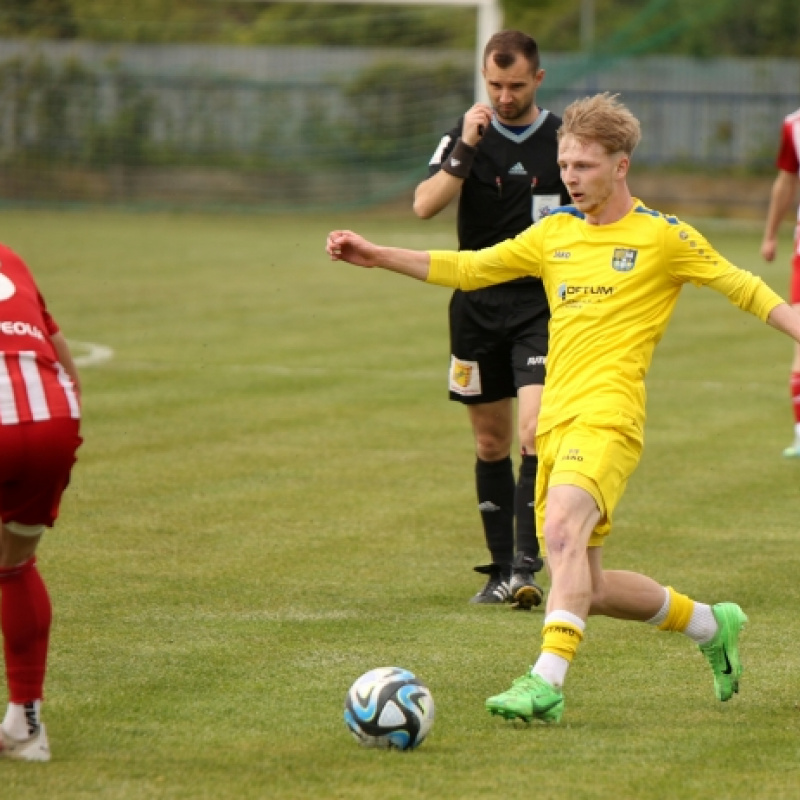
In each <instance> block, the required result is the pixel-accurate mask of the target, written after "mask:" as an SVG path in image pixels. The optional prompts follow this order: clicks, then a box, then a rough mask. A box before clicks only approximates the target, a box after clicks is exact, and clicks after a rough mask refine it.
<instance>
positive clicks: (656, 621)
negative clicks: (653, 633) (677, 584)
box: [647, 589, 670, 625]
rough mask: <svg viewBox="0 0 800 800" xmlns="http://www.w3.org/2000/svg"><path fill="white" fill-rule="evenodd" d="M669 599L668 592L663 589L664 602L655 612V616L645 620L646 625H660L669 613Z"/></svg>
mask: <svg viewBox="0 0 800 800" xmlns="http://www.w3.org/2000/svg"><path fill="white" fill-rule="evenodd" d="M669 599H670V598H669V590H668V589H664V602H663V603H662V605H661V608H659V609H658V611H657V612H656V615H655V616H654V617H650V619H648V620H647V624H648V625H660V624H661V623H662V622H663V621H664V620H665V619H666V618H667V614H668V613H669Z"/></svg>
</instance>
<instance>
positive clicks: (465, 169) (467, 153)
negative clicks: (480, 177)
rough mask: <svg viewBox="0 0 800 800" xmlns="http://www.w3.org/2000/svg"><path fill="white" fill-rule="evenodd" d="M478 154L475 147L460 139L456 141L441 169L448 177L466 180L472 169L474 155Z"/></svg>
mask: <svg viewBox="0 0 800 800" xmlns="http://www.w3.org/2000/svg"><path fill="white" fill-rule="evenodd" d="M477 152H478V148H477V147H473V146H472V145H471V144H467V143H466V142H465V141H464V140H463V139H461V138H460V137H459V138H458V139H456V146H455V147H454V148H453V151H452V152H451V153H450V155H449V156H448V157H447V160H446V161H445V162H444V164H442V169H443V170H444V171H445V172H446V173H448V174H449V175H453V176H454V177H456V178H463V179H465V180H466V179H467V178H468V177H469V172H470V170H471V169H472V162H473V161H474V160H475V154H476V153H477Z"/></svg>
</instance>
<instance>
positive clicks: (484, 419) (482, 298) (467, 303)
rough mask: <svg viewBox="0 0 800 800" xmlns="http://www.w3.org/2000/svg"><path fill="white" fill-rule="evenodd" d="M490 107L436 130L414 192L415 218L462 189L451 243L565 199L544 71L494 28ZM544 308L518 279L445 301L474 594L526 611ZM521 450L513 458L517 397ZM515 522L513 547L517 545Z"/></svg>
mask: <svg viewBox="0 0 800 800" xmlns="http://www.w3.org/2000/svg"><path fill="white" fill-rule="evenodd" d="M483 76H484V79H485V81H486V90H487V94H488V96H489V98H490V100H491V104H492V106H491V107H489V106H488V105H485V104H484V103H476V104H475V105H474V106H472V108H470V109H469V110H468V111H467V113H466V114H465V115H464V116H463V117H462V118H461V119H460V120H459V121H458V124H457V125H456V126H455V127H454V128H453V129H452V130H451V131H449V132H448V133H447V134H445V136H444V137H443V138H442V140H441V142H440V143H439V146H438V147H437V149H436V152H435V153H434V154H433V157H432V158H431V161H430V164H429V171H430V176H429V177H428V178H427V179H426V180H425V181H423V182H422V183H420V185H419V186H418V187H417V189H416V192H415V195H414V211H415V213H416V214H417V216H419V217H421V218H422V219H428V218H430V217H433V216H435V215H436V214H438V213H439V212H440V211H441V210H442V209H443V208H445V206H447V205H448V204H449V203H450V201H451V200H453V198H454V197H456V196H457V195H458V197H459V201H458V246H459V249H460V250H480V249H481V248H483V247H489V246H490V245H493V244H497V243H498V242H501V241H503V240H504V239H508V238H511V237H513V236H516V235H517V234H518V233H521V232H522V231H524V230H525V229H526V228H528V227H529V226H530V225H531V224H532V223H534V222H536V221H538V220H539V219H540V218H541V217H542V216H544V215H545V214H547V213H548V212H549V211H550V209H552V208H554V207H556V206H560V205H563V204H567V203H569V202H570V199H569V194H568V193H567V190H566V188H565V187H564V184H563V183H562V182H561V177H560V171H559V167H558V163H557V149H558V148H557V143H556V131H557V130H558V128H559V126H560V125H561V119H560V118H559V117H557V116H555V115H554V114H552V113H550V112H549V111H547V110H546V109H543V108H540V107H538V106H537V105H536V91H537V89H538V88H539V86H540V85H541V83H542V80H543V79H544V70H543V69H541V67H540V63H539V49H538V47H537V45H536V42H535V41H534V40H533V39H532V38H531V37H530V36H528V35H527V34H525V33H522V32H521V31H515V30H508V31H501V32H500V33H496V34H495V35H494V36H492V38H491V39H490V40H489V42H488V43H487V45H486V48H485V49H484V54H483ZM549 319H550V311H549V309H548V306H547V300H546V298H545V294H544V288H543V286H542V282H541V281H540V280H538V279H535V278H531V277H526V278H520V279H519V280H515V281H510V282H509V283H504V284H501V285H498V286H490V287H488V288H485V289H479V290H478V291H474V292H462V291H459V290H456V292H455V293H454V294H453V297H452V300H451V301H450V351H451V357H450V399H451V400H456V401H458V402H460V403H463V404H464V405H465V406H466V407H467V411H468V412H469V418H470V422H471V424H472V430H473V434H474V437H475V450H476V465H475V476H476V485H477V493H478V510H479V511H480V514H481V519H482V521H483V527H484V533H485V536H486V544H487V547H488V549H489V553H490V556H491V563H490V564H487V565H485V566H479V567H475V571H476V572H479V573H482V574H485V575H486V576H487V582H486V585H485V586H484V587H483V589H482V590H481V591H480V592H478V594H476V595H475V596H474V597H473V598H472V600H471V602H473V603H503V602H506V601H510V602H511V603H512V607H513V608H517V609H524V610H529V609H530V608H531V607H532V606H538V605H539V604H540V603H541V602H542V596H543V592H542V589H541V587H540V586H539V585H538V584H537V583H536V581H535V576H536V572H537V571H539V570H540V569H541V568H542V560H541V559H540V557H539V545H538V542H537V540H536V529H535V527H536V523H535V518H534V509H533V497H534V485H535V482H536V468H537V459H536V450H535V435H536V424H537V420H538V416H539V407H540V404H541V398H542V388H543V384H544V378H545V361H546V358H547V324H548V321H549ZM514 397H516V398H517V427H518V437H519V444H520V447H521V451H522V453H521V463H520V468H519V479H518V480H517V481H515V479H514V471H513V464H512V460H511V447H512V444H513V440H514V409H513V398H514ZM515 520H516V546H515V538H514V532H515Z"/></svg>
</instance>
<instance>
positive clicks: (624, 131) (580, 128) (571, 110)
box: [558, 92, 642, 155]
mask: <svg viewBox="0 0 800 800" xmlns="http://www.w3.org/2000/svg"><path fill="white" fill-rule="evenodd" d="M618 97H619V95H616V94H609V93H608V92H603V93H602V94H596V95H594V96H593V97H584V98H583V99H582V100H576V101H575V102H574V103H570V105H568V106H567V108H566V109H565V111H564V116H563V121H562V123H561V127H560V128H559V130H558V140H559V141H561V140H562V139H563V138H564V137H565V136H574V137H575V138H576V139H577V140H578V141H579V142H581V143H582V144H589V143H590V142H597V143H598V144H599V145H600V146H601V147H602V148H603V149H604V150H605V151H606V153H608V154H609V155H612V154H614V153H625V154H626V155H630V154H631V153H633V151H634V149H635V148H636V145H637V144H639V140H640V139H641V138H642V130H641V127H640V125H639V120H638V119H636V117H634V116H633V114H632V113H631V112H630V110H629V109H628V108H627V106H625V105H623V104H622V103H620V102H619V100H618V99H617V98H618Z"/></svg>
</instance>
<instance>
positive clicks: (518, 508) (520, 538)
mask: <svg viewBox="0 0 800 800" xmlns="http://www.w3.org/2000/svg"><path fill="white" fill-rule="evenodd" d="M538 466H539V459H538V458H537V457H536V456H535V455H528V454H527V453H526V454H524V455H523V456H522V463H521V464H520V465H519V481H518V482H517V491H516V494H515V496H514V511H515V514H514V516H515V517H516V522H517V552H518V553H524V554H525V555H526V556H530V557H531V558H538V556H539V542H538V540H537V538H536V514H535V509H534V505H533V502H534V491H535V487H536V469H537V467H538Z"/></svg>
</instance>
